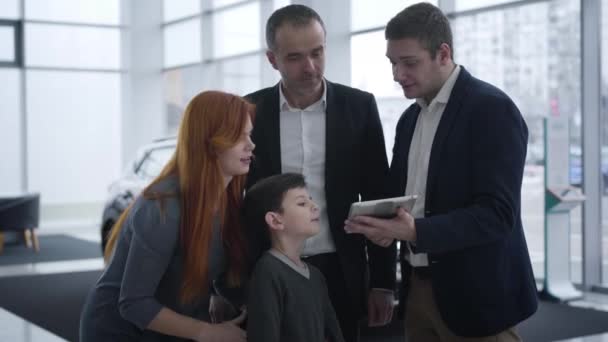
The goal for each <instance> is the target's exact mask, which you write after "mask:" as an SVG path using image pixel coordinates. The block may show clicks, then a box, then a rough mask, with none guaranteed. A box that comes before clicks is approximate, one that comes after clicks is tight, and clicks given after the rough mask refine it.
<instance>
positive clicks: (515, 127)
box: [345, 3, 537, 342]
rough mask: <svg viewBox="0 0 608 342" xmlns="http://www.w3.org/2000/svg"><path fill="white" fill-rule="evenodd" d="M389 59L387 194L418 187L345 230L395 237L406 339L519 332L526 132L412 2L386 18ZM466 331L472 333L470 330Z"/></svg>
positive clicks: (533, 299)
mask: <svg viewBox="0 0 608 342" xmlns="http://www.w3.org/2000/svg"><path fill="white" fill-rule="evenodd" d="M385 35H386V39H387V53H386V55H387V57H388V58H389V60H390V62H391V64H392V66H393V76H394V79H395V81H396V82H398V83H399V84H400V85H401V87H402V88H403V91H404V94H405V96H406V97H407V98H413V99H416V103H415V104H413V105H411V106H410V107H409V108H408V109H407V110H406V111H405V112H404V113H403V114H402V116H401V118H400V120H399V122H398V124H397V131H396V138H395V144H394V147H393V161H392V164H391V168H390V184H391V188H392V190H393V191H394V192H393V196H403V195H404V194H405V195H418V196H419V197H418V199H417V202H416V204H415V205H414V208H413V209H412V210H411V212H406V211H405V210H403V209H399V210H398V213H397V216H396V217H395V218H393V219H377V218H372V217H357V218H354V219H352V220H348V221H346V227H345V229H346V231H347V232H350V233H363V234H365V235H366V236H367V237H368V238H369V239H370V240H372V241H375V242H376V243H378V244H380V245H384V244H388V243H391V242H392V241H393V239H396V240H401V241H402V242H401V249H400V250H401V253H400V254H401V255H400V258H401V260H402V283H403V288H402V290H403V293H404V294H405V296H406V297H407V298H406V300H405V315H406V316H405V325H406V335H407V337H408V341H410V342H412V341H414V342H415V341H425V342H426V341H519V340H520V338H519V336H518V335H517V333H516V331H515V329H514V328H515V326H516V325H517V324H518V323H519V322H521V321H522V320H524V319H526V318H527V317H529V316H531V315H532V314H533V313H534V312H535V311H536V308H537V296H536V285H535V282H534V276H533V273H532V267H531V263H530V257H529V254H528V249H527V246H526V241H525V237H524V232H523V228H522V222H521V215H520V214H521V185H522V177H523V169H524V162H525V156H526V144H527V139H528V130H527V127H526V123H525V122H524V120H523V118H522V116H521V114H520V112H519V110H518V109H517V107H516V106H515V104H514V103H513V101H511V99H510V98H509V97H508V96H507V95H506V94H505V93H503V92H502V91H501V90H499V89H497V88H496V87H494V86H492V85H490V84H488V83H485V82H483V81H480V80H478V79H476V78H474V77H473V76H471V74H469V73H468V72H467V71H466V70H465V69H464V67H462V66H459V65H456V64H455V63H454V62H453V60H452V51H453V50H452V35H451V29H450V25H449V22H448V19H447V18H446V17H445V15H444V14H443V13H442V12H441V11H440V10H439V9H438V8H437V7H435V6H433V5H430V4H427V3H421V4H416V5H412V6H410V7H408V8H406V9H405V10H403V11H402V12H400V13H399V14H397V15H396V16H395V17H394V18H393V19H391V20H390V21H389V23H388V25H387V27H386V32H385ZM471 338H473V339H471Z"/></svg>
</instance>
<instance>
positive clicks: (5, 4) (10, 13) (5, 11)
mask: <svg viewBox="0 0 608 342" xmlns="http://www.w3.org/2000/svg"><path fill="white" fill-rule="evenodd" d="M19 5H20V0H4V1H2V6H0V19H19V17H20V15H19Z"/></svg>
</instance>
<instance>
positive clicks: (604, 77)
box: [600, 0, 608, 286]
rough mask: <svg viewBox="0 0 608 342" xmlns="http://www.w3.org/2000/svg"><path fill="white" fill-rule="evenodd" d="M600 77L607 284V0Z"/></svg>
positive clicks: (607, 279)
mask: <svg viewBox="0 0 608 342" xmlns="http://www.w3.org/2000/svg"><path fill="white" fill-rule="evenodd" d="M601 6H602V19H601V20H602V31H601V32H602V33H601V35H602V37H601V39H602V42H601V43H602V49H601V51H602V56H601V64H602V70H601V73H602V79H601V83H600V84H601V96H602V102H601V108H600V109H601V116H600V119H601V125H602V128H601V131H600V134H601V139H602V149H601V151H602V154H601V158H602V159H601V160H600V162H601V165H602V166H601V168H602V179H601V182H602V189H603V196H602V204H601V205H602V207H601V208H602V241H603V244H602V278H603V280H602V282H603V283H604V286H608V0H602V2H601Z"/></svg>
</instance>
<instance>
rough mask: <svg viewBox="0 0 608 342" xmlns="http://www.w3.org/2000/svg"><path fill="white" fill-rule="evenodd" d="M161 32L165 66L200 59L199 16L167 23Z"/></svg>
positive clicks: (195, 61) (198, 60)
mask: <svg viewBox="0 0 608 342" xmlns="http://www.w3.org/2000/svg"><path fill="white" fill-rule="evenodd" d="M163 33H164V34H163V42H164V66H165V67H166V68H170V67H175V66H178V65H184V64H191V63H199V62H200V61H201V19H200V17H197V18H194V19H190V20H187V21H181V22H178V23H175V24H171V25H168V26H166V27H165V29H164V31H163Z"/></svg>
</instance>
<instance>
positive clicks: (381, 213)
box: [348, 195, 418, 218]
mask: <svg viewBox="0 0 608 342" xmlns="http://www.w3.org/2000/svg"><path fill="white" fill-rule="evenodd" d="M416 198H418V196H417V195H410V196H402V197H393V198H384V199H379V200H375V201H365V202H355V203H353V204H351V205H350V211H349V212H348V217H349V218H350V217H353V216H360V215H365V216H375V217H382V218H391V217H394V216H395V215H396V214H397V208H403V209H405V210H406V211H408V212H411V211H412V208H413V207H414V203H415V202H416Z"/></svg>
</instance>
